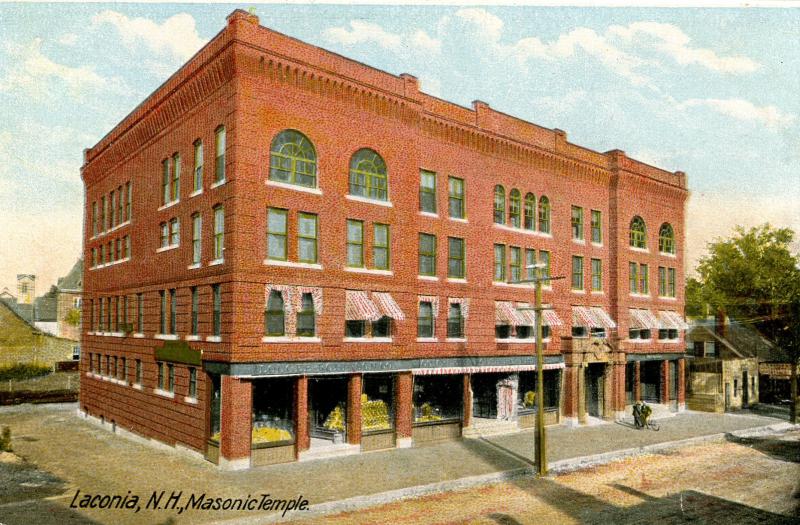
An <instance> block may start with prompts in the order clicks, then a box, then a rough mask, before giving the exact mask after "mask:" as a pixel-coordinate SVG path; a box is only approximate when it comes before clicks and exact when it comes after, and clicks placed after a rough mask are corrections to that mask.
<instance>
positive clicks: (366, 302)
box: [344, 290, 382, 321]
mask: <svg viewBox="0 0 800 525" xmlns="http://www.w3.org/2000/svg"><path fill="white" fill-rule="evenodd" d="M381 317H382V314H381V311H380V310H379V309H378V307H377V306H375V303H373V302H372V301H370V299H369V297H368V296H367V292H363V291H360V290H347V291H346V296H345V304H344V318H345V320H347V321H377V320H378V319H380V318H381Z"/></svg>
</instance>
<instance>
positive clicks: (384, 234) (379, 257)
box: [372, 223, 389, 270]
mask: <svg viewBox="0 0 800 525" xmlns="http://www.w3.org/2000/svg"><path fill="white" fill-rule="evenodd" d="M372 234H373V238H372V265H373V266H374V267H375V268H376V269H378V270H388V269H389V225H388V224H378V223H375V224H374V225H373V231H372Z"/></svg>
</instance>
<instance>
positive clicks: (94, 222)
mask: <svg viewBox="0 0 800 525" xmlns="http://www.w3.org/2000/svg"><path fill="white" fill-rule="evenodd" d="M97 220H98V218H97V201H95V202H93V203H92V236H96V235H97V233H98V229H97V226H98V224H97Z"/></svg>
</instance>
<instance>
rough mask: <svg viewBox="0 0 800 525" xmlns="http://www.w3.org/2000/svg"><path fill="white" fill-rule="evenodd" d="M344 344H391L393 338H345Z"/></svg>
mask: <svg viewBox="0 0 800 525" xmlns="http://www.w3.org/2000/svg"><path fill="white" fill-rule="evenodd" d="M342 342H343V343H391V342H392V338H391V337H345V338H344V339H342Z"/></svg>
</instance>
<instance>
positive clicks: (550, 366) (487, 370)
mask: <svg viewBox="0 0 800 525" xmlns="http://www.w3.org/2000/svg"><path fill="white" fill-rule="evenodd" d="M562 368H564V363H545V364H544V366H543V367H542V370H561V369H562ZM531 370H536V365H510V366H462V367H448V368H416V369H414V370H412V371H411V373H412V374H413V375H415V376H438V375H448V374H492V373H496V372H529V371H531Z"/></svg>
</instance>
